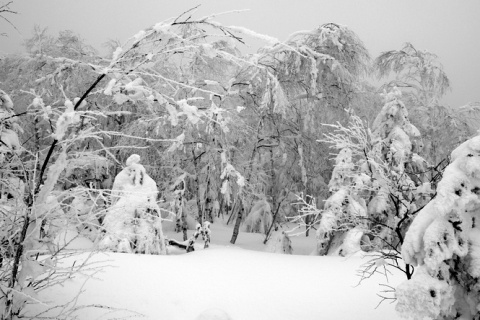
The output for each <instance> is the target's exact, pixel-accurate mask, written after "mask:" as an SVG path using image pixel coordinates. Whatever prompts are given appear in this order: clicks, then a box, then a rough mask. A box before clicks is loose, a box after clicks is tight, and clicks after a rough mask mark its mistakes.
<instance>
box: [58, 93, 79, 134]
mask: <svg viewBox="0 0 480 320" xmlns="http://www.w3.org/2000/svg"><path fill="white" fill-rule="evenodd" d="M79 121H80V116H79V115H78V114H77V113H76V112H75V110H74V105H73V103H72V101H70V100H65V111H64V112H63V113H62V114H61V115H60V117H58V120H57V123H56V126H55V133H53V134H52V137H53V138H54V139H56V140H62V139H63V137H64V136H65V133H66V132H67V129H68V127H69V126H70V125H72V124H75V123H77V122H79Z"/></svg>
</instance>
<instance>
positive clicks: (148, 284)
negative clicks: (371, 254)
mask: <svg viewBox="0 0 480 320" xmlns="http://www.w3.org/2000/svg"><path fill="white" fill-rule="evenodd" d="M214 226H215V225H214ZM213 229H214V232H213V235H212V246H211V248H209V249H206V250H203V249H201V246H198V247H197V250H196V251H195V252H191V253H188V254H174V255H168V256H157V255H134V254H124V253H99V254H96V255H95V256H94V257H93V258H92V261H101V260H104V261H106V260H109V261H106V262H104V264H105V265H108V267H106V268H104V269H103V270H102V272H101V273H99V274H96V276H95V277H96V278H95V279H90V280H88V281H87V282H86V283H85V286H84V290H85V292H84V293H83V294H82V295H81V296H80V298H79V301H78V304H93V303H95V304H103V305H107V306H109V307H113V308H126V309H129V310H132V311H135V312H138V313H141V314H143V315H144V316H145V317H146V318H147V319H168V320H176V319H178V320H189V319H191V320H195V319H197V320H199V319H211V320H214V319H220V320H222V319H223V320H225V319H233V320H241V319H249V320H255V319H258V320H270V319H271V320H282V319H285V320H287V319H302V320H309V319H311V320H314V319H315V320H318V319H369V320H372V319H399V317H398V316H397V315H396V314H395V311H394V304H388V303H383V304H382V305H381V306H380V307H379V308H378V309H375V307H376V305H377V304H378V302H379V298H378V297H377V296H376V293H378V292H379V291H380V290H381V287H379V286H378V284H379V283H385V279H384V278H383V277H380V276H379V277H377V278H375V279H368V280H366V281H365V282H363V283H362V284H361V285H360V286H356V284H357V283H358V280H359V279H358V276H356V270H357V269H358V267H359V266H360V265H361V264H362V262H365V259H363V260H362V258H361V257H360V255H355V256H352V257H350V258H342V257H332V256H324V257H319V256H308V255H303V256H302V255H280V254H273V253H266V252H260V251H253V250H246V249H243V248H240V247H236V246H228V245H227V244H226V237H227V236H229V235H230V234H228V233H227V232H226V231H228V229H225V227H220V228H219V227H215V228H213ZM215 231H217V237H215ZM219 237H222V238H223V239H220V238H219ZM311 238H312V239H311V241H314V239H313V237H311ZM215 239H216V240H215ZM242 239H243V241H244V243H243V244H240V246H244V247H249V246H250V247H251V248H252V249H261V247H262V246H263V244H261V239H262V237H261V236H260V235H258V234H244V233H242V234H240V236H239V242H240V243H241V242H242ZM249 241H250V242H252V241H254V243H255V244H254V243H248V242H249ZM309 241H310V240H309ZM216 243H217V244H216ZM218 243H220V244H218ZM293 243H294V250H295V243H297V244H298V243H302V242H295V240H294V241H293ZM303 243H306V242H303ZM304 251H305V250H304ZM177 253H178V252H177ZM85 256H86V254H83V255H79V256H77V258H76V259H81V258H82V257H85ZM77 263H78V262H77ZM85 279H86V277H84V276H78V277H77V278H76V279H74V280H72V281H71V282H70V283H68V284H67V285H66V286H64V287H57V288H55V290H50V292H47V293H46V294H45V296H44V297H43V299H42V300H44V301H45V300H50V301H55V302H56V303H59V302H61V301H66V300H67V299H71V298H73V297H74V296H75V292H76V291H77V290H78V289H79V288H80V287H81V286H82V285H83V284H84V280H85ZM389 280H390V283H389V284H390V285H396V284H397V283H399V282H400V281H402V280H403V279H402V278H401V277H400V276H395V277H390V278H389ZM211 308H217V309H221V310H223V311H224V312H225V313H227V314H228V315H229V317H230V318H227V317H225V318H223V317H217V318H215V317H213V316H212V317H203V318H202V317H199V315H200V314H201V313H202V312H204V311H205V310H208V309H211ZM105 313H106V311H105V310H102V311H99V310H91V309H89V310H80V311H79V312H78V314H79V315H80V319H95V318H97V317H98V316H100V315H102V314H105ZM216 313H217V314H219V311H217V312H216ZM207 314H210V315H213V314H214V313H212V312H210V311H207ZM127 315H132V313H128V312H126V311H121V312H115V313H112V314H108V315H105V316H102V317H101V319H109V318H113V317H117V318H118V317H122V316H127Z"/></svg>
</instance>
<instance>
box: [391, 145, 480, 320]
mask: <svg viewBox="0 0 480 320" xmlns="http://www.w3.org/2000/svg"><path fill="white" fill-rule="evenodd" d="M451 160H452V161H451V163H450V164H449V165H448V166H447V168H446V169H445V172H444V174H443V178H442V180H441V181H440V182H439V183H438V187H437V195H436V197H435V198H434V199H433V200H431V201H430V202H429V203H428V204H427V205H426V206H425V207H424V208H423V209H422V210H420V212H419V213H418V215H417V216H416V217H415V219H414V220H413V222H412V224H411V226H410V228H409V229H408V232H407V233H406V235H405V242H404V244H403V247H402V256H403V259H404V260H405V262H406V263H410V264H413V265H417V266H418V267H417V268H416V270H417V271H416V272H415V274H414V276H413V278H412V279H411V280H409V281H405V282H404V283H402V284H400V286H399V287H398V288H397V299H398V304H397V311H399V312H400V313H401V314H402V315H404V316H411V317H414V318H416V319H421V318H422V317H424V316H428V317H431V318H434V319H479V318H480V282H479V278H480V249H479V248H480V227H479V225H478V221H479V219H480V198H479V195H480V136H476V137H474V138H472V139H470V140H467V141H466V142H464V143H463V144H461V145H460V146H458V147H457V148H456V149H455V150H454V151H453V152H452V154H451Z"/></svg>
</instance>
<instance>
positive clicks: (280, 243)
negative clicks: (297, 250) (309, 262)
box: [266, 231, 293, 254]
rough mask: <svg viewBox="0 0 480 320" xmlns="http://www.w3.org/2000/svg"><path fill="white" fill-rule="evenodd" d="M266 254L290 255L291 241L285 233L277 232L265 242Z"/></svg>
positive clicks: (291, 251) (291, 250)
mask: <svg viewBox="0 0 480 320" xmlns="http://www.w3.org/2000/svg"><path fill="white" fill-rule="evenodd" d="M266 251H267V252H272V253H282V254H292V253H293V249H292V240H290V237H289V236H288V235H287V234H286V233H285V231H277V232H274V233H273V234H272V237H271V238H270V239H269V240H268V242H267V250H266Z"/></svg>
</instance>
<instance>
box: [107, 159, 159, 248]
mask: <svg viewBox="0 0 480 320" xmlns="http://www.w3.org/2000/svg"><path fill="white" fill-rule="evenodd" d="M139 162H140V156H138V155H136V154H133V155H131V156H130V157H129V158H128V159H127V161H126V164H127V166H126V167H125V168H124V169H123V170H122V171H121V172H120V173H119V174H118V175H117V176H116V177H115V181H114V183H113V188H112V206H111V207H110V208H109V209H108V211H107V213H106V215H105V219H104V221H103V226H104V228H105V236H104V237H103V239H102V240H101V242H100V248H101V249H106V250H113V251H120V252H134V253H146V254H165V253H166V251H165V241H164V237H163V232H162V221H161V217H160V208H159V207H158V204H157V202H156V199H157V193H158V190H157V184H156V183H155V181H154V180H153V179H152V178H150V177H149V176H148V174H147V173H146V170H145V168H144V167H143V166H142V165H141V164H140V163H139Z"/></svg>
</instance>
